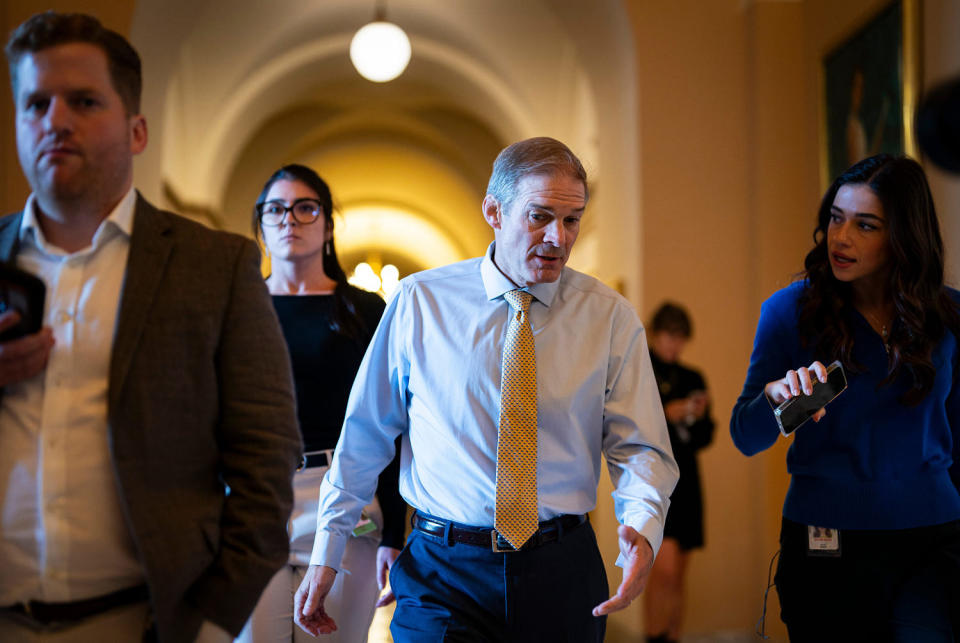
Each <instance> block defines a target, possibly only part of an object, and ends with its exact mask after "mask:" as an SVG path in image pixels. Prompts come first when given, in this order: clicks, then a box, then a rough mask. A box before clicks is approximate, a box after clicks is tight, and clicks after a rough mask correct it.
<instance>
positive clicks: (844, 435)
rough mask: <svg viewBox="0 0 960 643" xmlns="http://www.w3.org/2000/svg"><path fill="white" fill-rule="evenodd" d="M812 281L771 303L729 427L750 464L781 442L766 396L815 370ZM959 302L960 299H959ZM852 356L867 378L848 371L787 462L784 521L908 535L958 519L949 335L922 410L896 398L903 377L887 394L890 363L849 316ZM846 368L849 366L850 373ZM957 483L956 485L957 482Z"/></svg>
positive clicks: (959, 429)
mask: <svg viewBox="0 0 960 643" xmlns="http://www.w3.org/2000/svg"><path fill="white" fill-rule="evenodd" d="M805 287H806V283H805V282H798V283H795V284H792V285H791V286H788V287H787V288H784V289H783V290H780V291H779V292H777V293H775V294H774V295H773V296H772V297H770V298H769V299H768V300H767V301H766V302H764V304H763V307H762V308H761V311H760V322H759V324H758V327H757V335H756V339H755V340H754V346H753V355H752V356H751V358H750V370H749V371H748V372H747V381H746V383H745V384H744V385H743V392H742V393H741V394H740V397H739V399H738V400H737V404H736V406H735V407H734V409H733V417H732V418H731V419H730V433H731V434H732V436H733V441H734V443H735V444H736V445H737V448H738V449H740V450H741V451H742V452H743V453H745V454H746V455H753V454H754V453H758V452H760V451H763V450H764V449H766V448H769V447H770V446H771V445H773V443H774V442H776V441H777V439H787V438H782V437H781V436H780V432H779V430H778V428H777V422H776V420H775V419H774V416H773V412H772V410H771V408H770V404H769V403H768V402H767V399H766V397H765V396H764V393H763V389H764V386H765V385H766V383H767V382H771V381H773V380H776V379H780V378H782V377H783V376H784V375H785V374H786V372H787V371H788V370H789V369H796V368H799V367H800V366H809V365H810V363H811V362H812V361H813V355H812V353H811V352H810V351H808V350H804V349H803V348H801V345H800V340H799V331H798V328H797V317H798V305H797V304H798V299H799V296H800V294H801V293H802V292H803V289H804V288H805ZM951 295H952V296H953V298H954V300H960V293H958V292H957V291H953V290H951ZM849 314H850V322H851V324H852V328H853V338H854V339H853V341H854V344H853V356H854V358H855V359H856V361H857V362H859V363H860V365H861V366H863V367H864V369H865V370H864V371H863V372H860V373H853V372H851V370H850V369H849V368H848V369H846V370H847V384H848V388H847V390H846V391H844V392H843V393H842V394H841V395H840V396H839V397H838V398H836V399H835V400H834V401H833V402H831V403H830V405H829V406H828V407H827V414H826V416H825V417H824V418H823V419H822V420H821V421H820V422H819V423H814V422H808V423H806V424H804V425H803V426H802V427H800V428H799V429H797V431H796V432H795V433H794V436H793V438H792V439H793V444H791V445H790V449H789V451H788V453H787V469H788V471H789V472H790V474H791V479H790V489H789V491H788V492H787V498H786V500H785V502H784V506H783V515H784V516H785V517H787V518H789V519H790V520H794V521H796V522H799V523H803V524H807V525H816V526H821V527H834V528H839V529H905V528H909V527H920V526H925V525H935V524H941V523H944V522H948V521H951V520H957V519H960V493H958V491H957V489H958V485H960V465H958V466H955V467H953V468H952V470H951V466H952V464H953V461H954V458H955V455H956V456H958V457H960V385H955V384H954V381H953V367H954V365H955V364H956V363H957V360H958V359H960V349H958V346H957V340H956V338H955V337H954V336H953V335H952V334H950V333H947V334H946V335H945V336H944V337H943V338H942V339H941V340H940V342H939V343H938V344H937V345H936V346H935V347H934V350H933V364H934V366H935V367H936V369H937V375H936V379H935V382H934V387H933V390H932V391H931V392H930V393H929V394H928V395H927V396H926V397H924V398H923V400H922V401H921V402H920V404H918V405H917V406H905V405H904V404H902V403H901V402H899V401H898V398H899V397H900V396H901V395H902V394H903V392H904V391H905V390H906V389H907V388H908V386H909V385H910V379H911V378H910V377H909V376H907V375H906V374H903V375H901V376H900V377H899V378H897V380H896V381H895V382H893V383H892V384H888V385H886V386H880V382H881V381H882V380H883V379H884V378H885V377H886V375H887V354H886V351H885V350H884V347H883V342H882V340H881V338H880V336H879V335H878V334H877V333H876V332H875V331H874V330H873V329H872V328H871V327H870V324H869V323H867V321H866V320H865V319H864V318H863V317H862V316H861V315H860V314H859V313H857V312H856V311H851V312H850V313H849ZM844 366H846V365H844ZM951 474H952V476H951Z"/></svg>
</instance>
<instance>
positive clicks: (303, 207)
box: [257, 199, 323, 226]
mask: <svg viewBox="0 0 960 643" xmlns="http://www.w3.org/2000/svg"><path fill="white" fill-rule="evenodd" d="M287 212H289V213H290V214H291V216H292V217H293V220H294V221H296V222H297V223H300V224H303V225H306V224H308V223H313V222H314V221H316V220H317V219H318V218H319V217H320V215H321V214H322V213H323V206H322V205H321V204H320V202H319V201H317V200H316V199H297V200H296V201H294V202H293V204H292V205H291V206H290V207H287V204H286V203H284V202H283V201H279V200H277V201H264V202H263V203H258V204H257V214H258V215H259V216H260V223H262V224H263V225H268V226H278V225H281V224H283V219H284V217H286V216H287Z"/></svg>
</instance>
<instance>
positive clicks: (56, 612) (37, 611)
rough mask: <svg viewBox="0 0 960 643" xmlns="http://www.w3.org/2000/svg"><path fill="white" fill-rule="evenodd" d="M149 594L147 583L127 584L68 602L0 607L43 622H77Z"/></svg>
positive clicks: (145, 597)
mask: <svg viewBox="0 0 960 643" xmlns="http://www.w3.org/2000/svg"><path fill="white" fill-rule="evenodd" d="M149 597H150V592H149V591H148V590H147V586H146V585H138V586H137V587H128V588H127V589H121V590H119V591H116V592H113V593H110V594H105V595H103V596H96V597H94V598H87V599H84V600H82V601H71V602H69V603H44V602H43V601H28V602H26V603H17V604H16V605H11V606H9V607H3V608H0V609H2V610H3V611H4V612H10V613H13V614H19V615H20V616H22V617H26V618H28V619H30V620H32V621H34V622H36V623H39V624H41V625H54V624H68V623H76V622H77V621H81V620H83V619H85V618H89V617H91V616H96V615H97V614H102V613H103V612H106V611H107V610H112V609H114V608H117V607H124V606H127V605H133V604H134V603H140V602H142V601H145V600H147V599H148V598H149Z"/></svg>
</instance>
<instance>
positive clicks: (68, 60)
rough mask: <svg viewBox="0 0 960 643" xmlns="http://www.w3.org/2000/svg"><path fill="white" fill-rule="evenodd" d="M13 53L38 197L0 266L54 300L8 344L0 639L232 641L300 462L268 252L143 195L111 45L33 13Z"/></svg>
mask: <svg viewBox="0 0 960 643" xmlns="http://www.w3.org/2000/svg"><path fill="white" fill-rule="evenodd" d="M6 53H7V58H8V61H9V62H10V68H11V77H12V80H13V90H14V91H13V93H14V100H15V102H16V113H17V144H18V151H19V155H20V162H21V166H22V167H23V170H24V174H25V175H26V176H27V179H28V181H29V182H30V185H31V187H32V189H33V193H32V194H31V196H30V198H29V199H28V201H27V204H26V207H25V208H24V210H23V211H22V212H19V213H16V214H12V215H8V216H6V217H4V218H2V219H0V260H3V261H5V262H9V263H11V264H15V265H16V266H17V267H19V268H21V269H26V270H28V271H30V272H33V273H34V274H37V275H38V276H40V277H41V278H42V279H43V280H44V282H45V284H46V287H47V296H46V311H45V315H44V320H45V324H46V326H45V327H44V328H43V329H42V330H41V331H40V332H37V333H33V334H28V335H26V336H24V337H21V338H19V339H13V340H8V341H5V342H0V387H2V399H0V502H2V503H3V504H2V515H3V516H4V520H3V521H2V523H0V640H23V639H24V638H25V637H27V636H32V635H35V634H37V633H40V634H43V633H47V632H61V633H64V634H65V635H68V636H69V640H111V641H140V640H151V639H153V640H159V641H164V642H166V641H194V640H198V641H218V640H220V641H226V640H229V639H230V638H232V637H231V635H235V634H237V633H238V632H239V631H240V629H241V628H242V627H243V624H244V622H245V620H246V618H247V616H248V614H249V612H250V611H251V610H252V608H253V606H254V605H255V603H256V601H257V598H258V597H259V595H260V592H261V591H262V589H263V587H264V586H265V585H266V583H267V582H268V581H269V579H270V578H271V577H272V576H273V574H274V572H275V571H276V570H277V569H279V567H280V566H281V565H282V564H283V563H284V561H285V560H286V557H287V546H288V544H287V543H288V541H287V534H286V522H287V518H288V516H289V512H290V508H291V504H292V491H291V486H290V479H291V476H292V474H293V470H294V468H295V466H296V464H297V462H298V460H299V454H300V438H299V432H298V430H297V426H296V415H295V405H294V398H293V388H292V384H291V379H290V377H291V376H290V366H289V360H288V357H287V352H286V345H285V343H284V341H283V337H282V335H281V333H280V329H279V325H278V324H277V321H276V317H275V315H274V312H273V308H272V306H271V304H270V301H269V296H268V294H267V291H266V289H265V287H264V285H263V281H262V279H261V277H260V272H259V254H258V252H257V249H256V247H255V245H254V244H253V243H252V242H250V241H249V240H245V239H243V238H241V237H238V236H235V235H229V234H226V233H220V232H215V231H212V230H208V229H206V228H204V227H202V226H200V225H198V224H195V223H192V222H190V221H187V220H186V219H183V218H180V217H178V216H176V215H173V214H171V213H168V212H162V211H160V210H157V209H156V208H154V207H153V206H151V205H150V204H149V203H147V202H146V201H145V200H144V199H143V198H142V197H140V196H139V194H137V193H136V191H135V190H134V189H133V187H132V185H133V183H132V182H133V172H132V158H133V156H134V155H135V154H137V153H139V152H140V151H142V150H143V149H144V147H145V145H146V138H147V133H146V122H145V120H144V119H143V117H142V116H140V115H139V93H140V82H139V77H140V69H139V59H138V57H137V54H136V52H135V51H134V50H133V49H132V47H130V45H129V43H127V42H126V41H125V40H124V39H123V38H122V36H119V35H118V34H116V33H114V32H111V31H108V30H105V29H104V28H103V27H102V26H101V25H100V24H99V22H97V21H96V20H95V19H93V18H90V17H89V16H83V15H76V14H73V15H64V14H53V13H46V14H39V15H37V16H34V17H33V18H31V19H30V20H28V21H27V22H25V23H24V24H23V25H21V26H20V27H19V28H18V29H17V30H16V31H15V32H14V34H13V36H12V37H11V40H10V42H9V43H8V45H7V49H6ZM17 322H18V316H17V314H16V313H14V312H11V311H8V312H4V313H2V314H0V332H2V331H4V330H6V329H8V328H11V327H13V326H15V325H16V324H17ZM43 640H47V639H43ZM56 640H60V639H56Z"/></svg>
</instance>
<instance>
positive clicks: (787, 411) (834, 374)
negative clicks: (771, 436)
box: [773, 361, 847, 435]
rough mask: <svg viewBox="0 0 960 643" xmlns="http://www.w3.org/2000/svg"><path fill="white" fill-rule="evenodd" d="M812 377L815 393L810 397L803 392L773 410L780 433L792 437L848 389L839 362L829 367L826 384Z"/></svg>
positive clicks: (814, 376)
mask: <svg viewBox="0 0 960 643" xmlns="http://www.w3.org/2000/svg"><path fill="white" fill-rule="evenodd" d="M811 376H812V380H813V392H812V393H811V394H810V395H804V394H803V393H802V392H801V393H800V395H797V396H796V397H791V398H790V399H789V400H786V401H785V402H783V404H781V405H780V406H778V407H776V408H775V409H773V415H774V416H775V417H776V418H777V425H778V426H779V427H780V433H782V434H784V435H790V434H791V433H793V432H794V431H796V430H797V429H798V428H799V427H800V426H801V425H802V424H803V423H804V422H806V421H807V420H809V419H810V418H811V417H813V416H814V415H815V414H816V412H817V411H819V410H820V409H822V408H823V407H824V406H826V405H827V404H828V403H829V402H830V401H831V400H833V399H834V398H835V397H837V396H838V395H840V393H842V392H843V391H844V389H846V388H847V376H846V374H845V373H844V372H843V365H842V364H841V363H840V362H839V361H836V362H833V363H832V364H830V366H828V367H827V381H826V382H821V381H820V380H819V379H818V378H817V376H816V375H813V374H811Z"/></svg>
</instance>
